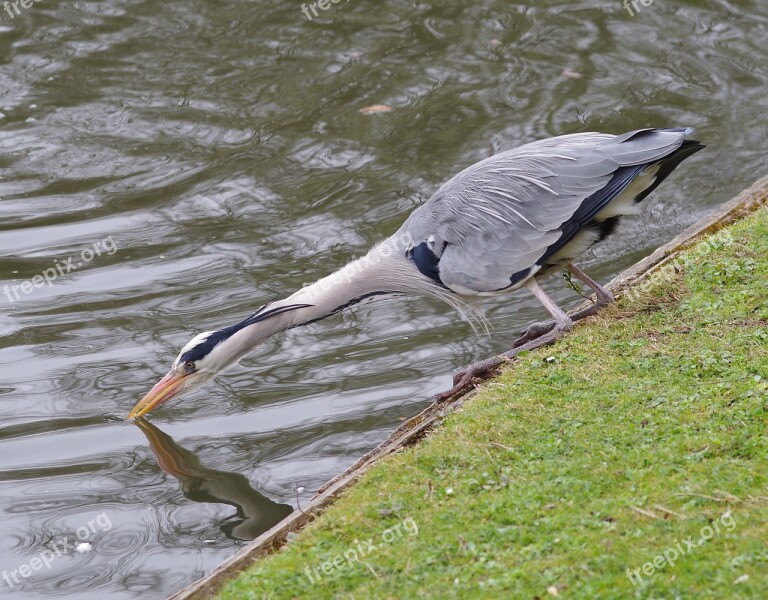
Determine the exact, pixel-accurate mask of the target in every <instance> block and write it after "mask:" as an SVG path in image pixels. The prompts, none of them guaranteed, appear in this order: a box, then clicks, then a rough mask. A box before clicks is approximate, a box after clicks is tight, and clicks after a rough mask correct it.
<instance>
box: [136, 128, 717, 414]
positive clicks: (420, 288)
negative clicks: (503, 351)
mask: <svg viewBox="0 0 768 600" xmlns="http://www.w3.org/2000/svg"><path fill="white" fill-rule="evenodd" d="M691 133H693V130H692V129H690V128H672V129H640V130H637V131H631V132H629V133H625V134H623V135H611V134H603V133H576V134H571V135H563V136H558V137H554V138H549V139H544V140H539V141H535V142H531V143H528V144H525V145H523V146H520V147H518V148H515V149H513V150H508V151H506V152H501V153H499V154H496V155H494V156H491V157H489V158H486V159H485V160H482V161H480V162H478V163H476V164H474V165H472V166H470V167H468V168H466V169H465V170H463V171H462V172H460V173H459V174H458V175H456V176H454V177H453V178H452V179H450V180H449V181H448V182H447V183H445V184H444V185H443V186H442V187H440V188H439V189H438V190H437V191H436V192H435V194H434V195H433V196H432V197H431V198H429V200H427V202H425V203H424V204H423V205H422V206H420V207H418V208H417V209H416V210H414V211H413V213H411V215H410V216H409V217H408V218H407V219H406V221H405V222H404V223H403V225H402V227H401V228H400V229H399V230H398V231H397V232H396V233H395V234H394V235H392V236H391V237H389V238H388V239H386V240H385V241H384V242H382V243H381V244H379V245H377V246H375V247H374V248H373V249H371V250H370V251H369V252H368V254H366V255H365V256H363V257H362V258H359V259H357V260H355V261H353V262H351V263H349V264H347V265H346V266H344V267H342V268H341V269H339V270H338V271H336V272H335V273H332V274H331V275H328V276H327V277H324V278H322V279H320V280H318V281H317V282H315V283H313V284H311V285H309V286H306V287H303V288H302V289H300V290H298V291H297V292H295V293H294V294H292V295H290V296H288V297H287V298H285V299H283V300H277V301H274V302H270V303H267V304H265V305H264V306H262V307H261V308H259V309H258V310H257V311H256V312H254V313H253V314H252V315H250V316H249V317H248V318H246V319H244V320H242V321H240V322H239V323H236V324H235V325H231V326H229V327H224V328H222V329H218V330H216V331H206V332H204V333H201V334H199V335H197V336H195V337H194V338H193V339H192V340H191V341H190V342H189V343H188V344H187V345H186V346H184V348H183V349H182V350H181V352H180V353H179V355H178V357H177V358H176V360H175V361H174V362H173V365H172V367H171V370H170V371H169V372H168V374H167V375H166V376H165V377H163V378H162V380H161V381H160V382H158V383H157V385H155V386H154V387H153V388H152V389H151V390H150V391H149V392H148V393H147V394H146V396H144V398H142V400H141V401H139V403H138V404H137V405H136V406H135V407H134V409H133V410H132V411H131V413H130V415H129V418H134V417H140V416H143V415H145V414H147V413H148V412H150V411H151V410H153V409H154V408H156V407H158V406H159V405H161V404H162V403H164V402H166V401H167V400H168V399H170V398H172V397H173V396H176V395H178V394H179V393H180V392H182V391H184V390H189V389H191V388H192V387H196V386H197V385H199V384H200V383H202V382H204V381H206V380H208V379H209V378H210V377H212V376H213V375H215V374H216V373H217V372H219V371H221V370H222V369H224V368H225V367H227V366H228V365H231V364H232V363H233V362H235V361H237V360H238V359H239V358H241V357H242V356H244V355H245V354H247V353H248V352H249V351H251V350H252V349H253V348H254V347H255V346H257V345H258V344H259V343H260V342H262V341H263V340H265V339H266V338H268V337H270V336H272V335H274V334H276V333H278V332H281V331H285V330H287V329H290V328H293V327H297V326H299V325H304V324H307V323H311V322H314V321H317V320H319V319H324V318H325V317H328V316H330V315H333V314H335V313H337V312H339V311H341V310H343V309H345V308H347V307H349V306H352V305H354V304H356V303H358V302H360V301H361V300H363V299H366V298H370V297H373V296H378V295H382V294H422V295H427V296H431V297H434V298H438V299H440V300H443V301H445V302H447V303H448V304H449V305H451V306H452V307H453V308H455V309H456V310H457V311H458V312H459V314H460V315H462V317H464V318H465V319H467V320H468V321H470V323H472V322H476V321H477V320H478V319H480V318H481V317H479V316H478V315H477V314H476V312H475V310H474V308H473V304H472V300H473V299H475V298H476V297H478V296H496V295H499V294H506V293H509V292H512V291H514V290H517V289H519V288H521V287H525V288H527V289H528V290H529V291H530V292H531V293H533V295H534V296H535V297H536V298H537V299H538V300H539V301H540V302H541V304H543V305H544V307H545V308H546V309H547V311H548V312H549V313H550V314H551V315H552V317H553V321H551V322H549V323H542V324H534V325H533V326H532V327H529V328H528V330H526V331H525V332H524V334H523V336H522V337H521V338H520V339H519V340H517V342H516V343H515V346H514V347H513V349H512V350H511V351H510V352H511V353H512V354H511V355H514V354H516V353H518V352H520V351H522V350H530V349H533V348H537V347H539V346H541V345H543V344H547V343H551V342H552V341H553V340H555V339H557V338H558V337H559V336H560V335H562V333H563V332H564V331H566V330H567V329H569V328H570V327H571V326H572V325H573V322H574V320H577V319H579V318H583V317H585V316H587V315H589V314H593V313H594V312H595V310H596V309H597V308H599V307H600V306H602V305H604V304H606V303H608V302H610V301H611V300H612V297H611V294H610V293H609V292H608V291H607V290H606V289H604V288H603V287H602V286H601V285H599V284H598V283H597V282H596V281H593V280H592V279H591V278H589V277H588V276H587V275H586V274H585V273H583V272H582V271H581V270H579V269H578V268H577V267H576V266H575V265H574V262H573V261H574V260H575V259H576V258H578V257H579V256H580V255H582V254H583V253H584V252H586V251H587V250H588V249H589V248H591V247H592V246H593V245H594V244H596V243H598V242H600V241H601V240H603V239H605V238H606V237H607V236H609V235H610V234H611V233H613V232H614V231H615V229H616V226H617V224H618V222H619V219H620V218H621V217H622V216H624V215H628V214H633V213H636V212H638V204H639V203H640V202H641V201H642V200H644V199H645V198H646V197H647V196H648V195H649V194H650V193H651V192H653V190H655V189H656V187H657V186H658V185H659V184H660V183H661V182H662V181H663V180H664V179H665V178H666V177H667V176H668V175H669V174H670V173H671V172H672V171H673V170H674V169H675V168H676V167H677V166H678V165H679V164H680V163H681V162H682V161H683V160H685V159H686V158H688V157H689V156H691V155H692V154H694V153H695V152H698V151H699V150H701V149H702V148H704V145H703V144H701V143H700V142H698V141H695V140H690V139H686V138H687V136H689V135H690V134H691ZM558 267H560V268H562V267H565V268H566V269H568V270H569V271H570V272H571V273H572V274H573V276H575V277H576V278H578V279H580V280H581V281H582V282H584V284H586V285H587V286H588V287H589V288H591V289H592V290H594V292H595V294H596V300H597V301H596V303H595V305H594V306H593V307H591V308H589V309H586V310H585V311H582V312H581V313H577V314H575V315H573V316H572V317H571V316H569V315H568V314H566V313H565V312H564V311H563V310H562V309H561V308H560V307H559V306H558V305H557V304H556V303H555V302H554V301H553V300H552V299H551V298H550V297H549V296H548V295H547V294H546V293H545V292H544V291H543V290H542V289H541V287H540V286H539V283H538V280H539V279H540V278H541V277H542V276H544V275H546V274H547V273H550V272H552V270H553V269H556V268H558ZM507 355H510V354H509V353H508V354H507ZM498 362H500V361H498ZM498 362H494V361H493V360H491V362H487V361H486V362H485V363H478V364H477V365H475V366H473V367H471V368H469V369H467V370H466V371H465V372H464V373H463V374H462V375H461V377H459V378H458V379H459V381H458V382H457V381H456V380H454V383H456V384H457V385H456V386H455V388H454V390H452V392H454V391H455V390H457V389H459V388H460V386H461V385H465V384H466V383H467V381H468V380H469V379H468V378H471V377H472V376H474V375H477V374H480V373H481V372H482V371H483V369H487V368H492V367H493V366H494V365H495V364H498ZM452 392H448V395H450V394H451V393H452Z"/></svg>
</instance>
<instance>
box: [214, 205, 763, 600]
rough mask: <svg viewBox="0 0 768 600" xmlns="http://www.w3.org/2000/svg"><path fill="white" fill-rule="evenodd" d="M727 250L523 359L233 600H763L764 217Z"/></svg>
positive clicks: (736, 233)
mask: <svg viewBox="0 0 768 600" xmlns="http://www.w3.org/2000/svg"><path fill="white" fill-rule="evenodd" d="M728 233H729V234H730V236H731V237H732V242H729V240H728V236H727V237H726V238H725V241H722V240H721V241H719V242H717V241H714V240H711V239H710V240H707V241H705V242H703V243H704V244H706V246H701V245H699V247H698V248H695V249H694V250H693V251H692V253H689V254H688V256H687V257H686V258H685V260H683V261H682V262H679V263H678V264H680V265H681V266H682V268H681V269H678V270H679V272H678V273H675V272H674V271H673V270H671V269H668V270H667V271H666V272H667V274H668V275H669V274H671V275H672V277H667V278H665V277H657V278H656V281H655V284H654V285H653V286H650V287H648V286H644V287H646V288H647V289H644V290H643V291H642V293H639V294H633V295H632V299H631V300H629V299H625V300H622V301H620V302H618V303H617V304H616V305H614V306H611V307H609V308H608V309H606V310H605V311H604V312H603V313H602V315H601V316H600V317H598V318H596V319H593V320H591V322H590V323H588V324H585V325H583V326H579V327H577V328H576V329H575V330H574V332H573V333H572V334H571V335H569V336H568V337H567V338H566V339H564V340H563V341H561V342H559V343H558V344H556V345H555V346H552V347H549V348H545V349H543V350H540V351H538V352H533V353H530V354H529V355H527V356H525V357H523V358H522V359H521V360H520V361H519V362H518V363H517V364H516V365H515V366H514V367H513V368H510V369H509V370H507V371H506V372H505V373H504V374H503V375H502V376H501V377H500V378H499V379H497V380H494V381H493V382H490V383H488V384H487V385H485V387H484V389H483V391H482V393H480V394H479V395H478V396H477V397H476V398H474V399H472V400H471V401H470V402H468V403H467V404H466V405H465V406H464V407H463V409H461V410H460V411H458V412H456V413H454V414H452V415H450V416H449V417H448V418H447V419H446V420H445V421H444V422H443V423H442V425H441V426H440V427H438V428H437V429H436V430H435V431H434V432H433V433H432V434H431V435H430V436H429V437H428V438H426V439H425V440H423V441H422V442H421V443H420V444H418V445H417V446H415V447H413V448H410V449H407V450H405V451H404V452H402V453H400V454H398V455H396V456H394V457H390V458H388V459H386V460H383V461H382V462H381V463H380V464H379V465H377V466H376V467H374V468H373V469H372V470H371V471H370V472H369V473H368V474H367V475H366V476H364V477H363V478H362V479H361V481H360V482H359V483H358V484H357V485H355V486H353V487H352V488H351V489H350V490H349V491H348V492H347V493H345V494H344V496H343V497H342V498H341V499H339V501H338V502H337V503H336V504H334V505H333V506H332V507H330V508H329V509H328V510H327V512H325V514H323V515H322V516H321V517H320V518H319V519H318V520H316V521H315V522H314V523H312V524H311V525H310V526H309V527H307V528H306V529H305V530H304V531H303V532H302V533H301V534H300V535H298V536H297V537H296V538H295V539H294V540H293V541H292V542H291V543H290V544H289V545H288V546H287V547H285V548H283V549H282V550H280V551H279V552H277V553H275V554H274V555H272V556H270V557H268V558H266V559H264V560H261V561H258V562H257V563H256V564H255V565H254V566H253V567H252V568H250V569H249V570H247V571H245V572H244V573H242V574H241V575H240V576H239V578H237V579H236V580H234V581H232V582H230V583H229V584H228V585H227V586H226V587H225V588H224V589H223V590H222V592H221V593H220V597H221V598H225V599H238V600H239V599H241V598H420V597H425V598H517V597H521V598H537V597H538V598H551V597H554V596H555V595H557V596H558V597H562V598H625V597H637V598H694V597H695V598H768V544H767V543H766V540H768V525H767V521H768V460H767V459H768V437H767V434H766V424H767V423H768V350H767V349H768V287H767V286H766V282H768V210H766V209H763V210H760V211H759V212H757V213H755V214H754V215H752V216H751V217H749V218H748V219H746V220H744V221H742V222H739V223H738V224H736V225H735V226H733V227H732V228H730V229H729V230H728ZM548 357H554V359H553V360H550V361H547V360H546V359H547V358H548ZM644 513H645V514H644ZM405 519H412V521H408V522H407V523H406V524H402V523H403V521H404V520H405ZM413 523H415V525H416V526H418V534H415V526H414V525H413ZM398 524H401V527H400V535H397V534H396V533H389V534H387V536H388V539H389V538H392V539H391V543H383V542H382V535H383V532H385V530H387V529H388V528H391V527H394V526H397V525H398ZM715 526H717V528H718V531H717V532H714V533H713V534H712V536H711V539H709V540H708V541H705V542H704V543H702V544H700V545H696V547H695V548H688V549H687V552H686V553H684V554H682V555H680V556H678V557H677V559H676V560H675V561H674V564H669V563H662V562H661V560H660V559H657V562H658V564H659V566H658V568H655V572H653V573H652V574H650V575H649V574H647V573H644V572H643V571H642V568H643V565H644V564H645V563H650V562H652V561H653V560H654V557H657V556H659V555H662V553H664V552H665V551H667V555H668V556H669V557H670V558H673V554H672V552H671V551H670V550H669V549H670V548H675V547H676V546H677V544H678V543H679V544H680V547H681V548H686V545H685V542H684V541H683V540H685V539H687V538H690V541H691V542H693V543H694V544H696V543H697V542H698V541H699V540H700V539H701V538H702V534H703V535H704V536H705V537H709V532H710V531H713V530H711V529H708V528H707V527H709V528H713V527H715ZM703 528H704V529H703ZM369 538H374V540H373V541H374V543H376V544H377V545H378V546H379V547H378V548H377V549H376V550H375V551H370V552H369V553H367V554H366V555H365V556H363V557H362V559H361V562H355V561H353V564H351V565H349V564H347V563H346V561H345V562H344V565H343V566H341V567H338V568H334V569H333V570H332V571H331V572H330V574H324V573H323V572H322V565H323V563H324V562H325V561H329V560H331V561H332V560H333V558H334V557H336V556H341V555H343V554H344V553H345V552H347V551H349V550H350V549H358V547H359V545H360V544H361V543H362V545H363V546H365V544H364V543H363V542H359V540H367V539H369ZM678 553H679V551H678ZM350 556H351V554H350ZM337 562H338V563H341V560H337ZM326 568H327V567H326ZM638 568H640V569H641V571H640V572H639V576H640V578H641V579H642V581H640V582H639V583H637V584H636V585H633V584H632V583H631V582H630V580H629V578H628V576H627V569H632V570H634V569H638ZM314 569H318V570H317V571H315V573H314V575H313V578H314V579H315V581H314V582H312V581H310V579H309V577H308V576H307V575H306V573H307V570H309V572H310V573H312V571H313V570H314ZM646 569H648V571H650V568H649V567H646ZM318 576H319V577H321V579H320V581H317V579H318ZM636 579H637V578H636Z"/></svg>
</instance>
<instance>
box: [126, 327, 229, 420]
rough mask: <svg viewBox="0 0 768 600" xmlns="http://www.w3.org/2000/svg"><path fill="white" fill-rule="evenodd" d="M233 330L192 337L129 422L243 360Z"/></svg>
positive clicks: (130, 416)
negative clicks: (240, 359)
mask: <svg viewBox="0 0 768 600" xmlns="http://www.w3.org/2000/svg"><path fill="white" fill-rule="evenodd" d="M232 329H233V328H229V327H228V328H226V329H220V330H218V331H204V332H203V333H201V334H199V335H196V336H195V337H193V338H192V339H191V340H190V341H189V343H188V344H187V345H186V346H184V348H182V350H181V352H179V355H178V356H177V357H176V360H174V361H173V365H172V366H171V370H170V371H168V374H167V375H166V376H165V377H163V378H162V379H161V380H160V381H159V382H157V384H156V385H155V386H154V387H153V388H152V389H151V390H150V391H149V392H148V393H147V395H146V396H144V397H143V398H142V399H141V400H140V401H139V403H138V404H136V406H134V407H133V410H132V411H131V413H130V414H129V415H128V418H129V419H134V418H136V417H142V416H144V415H146V414H147V413H149V412H150V411H152V410H154V409H155V408H157V407H158V406H160V405H161V404H163V403H164V402H167V401H168V400H170V399H171V398H173V397H174V396H177V395H179V394H180V393H181V392H185V391H189V390H191V389H193V388H196V387H198V386H199V385H200V384H202V383H205V382H206V381H208V380H209V379H210V378H211V377H213V376H214V375H215V374H216V373H217V372H219V371H221V370H222V369H223V368H225V367H227V366H228V365H230V364H231V363H233V362H234V361H236V360H237V359H238V358H239V357H240V356H242V354H243V353H242V352H241V350H242V347H241V346H240V344H238V343H237V342H236V341H235V340H233V337H235V336H234V334H235V333H236V331H232Z"/></svg>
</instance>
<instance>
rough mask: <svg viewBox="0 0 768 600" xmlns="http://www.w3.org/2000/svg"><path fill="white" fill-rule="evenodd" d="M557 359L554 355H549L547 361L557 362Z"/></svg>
mask: <svg viewBox="0 0 768 600" xmlns="http://www.w3.org/2000/svg"><path fill="white" fill-rule="evenodd" d="M556 360H557V359H556V358H555V357H554V356H548V357H547V362H548V363H553V362H555V361H556Z"/></svg>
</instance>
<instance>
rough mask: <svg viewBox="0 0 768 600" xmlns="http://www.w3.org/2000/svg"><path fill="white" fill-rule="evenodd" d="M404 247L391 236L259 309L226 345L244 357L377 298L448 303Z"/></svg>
mask: <svg viewBox="0 0 768 600" xmlns="http://www.w3.org/2000/svg"><path fill="white" fill-rule="evenodd" d="M407 243H408V242H407V240H404V239H402V240H401V239H399V238H396V237H391V238H389V239H387V240H386V241H384V242H383V243H382V244H380V245H378V246H376V247H374V248H373V249H372V250H371V251H370V252H368V254H366V255H365V256H363V257H362V258H359V259H357V260H354V261H352V262H350V263H349V264H347V265H346V266H344V267H342V268H341V269H339V270H338V271H336V272H335V273H332V274H331V275H328V276H327V277H323V278H322V279H320V280H318V281H316V282H315V283H313V284H311V285H308V286H305V287H303V288H301V289H300V290H298V291H297V292H295V293H294V294H292V295H291V296H289V297H287V298H284V299H282V300H277V301H275V302H272V303H270V304H268V305H266V306H264V307H262V308H261V309H260V310H259V311H257V312H256V313H254V315H252V316H251V317H249V319H247V320H246V321H244V322H243V323H241V324H240V325H238V326H235V327H238V331H237V332H236V333H234V334H233V335H232V336H231V338H230V339H229V340H228V345H230V347H234V348H235V349H236V350H235V351H236V352H237V354H239V355H241V356H242V355H243V354H245V353H246V352H248V351H249V350H250V349H251V348H253V347H254V346H256V345H257V344H258V343H260V342H262V341H263V340H265V339H267V338H268V337H270V336H272V335H274V334H276V333H278V332H280V331H284V330H286V329H290V328H292V327H297V326H299V325H304V324H307V323H311V322H313V321H318V320H320V319H324V318H325V317H328V316H330V315H333V314H335V313H337V312H339V311H341V310H343V309H345V308H347V307H348V306H352V305H353V304H356V303H357V302H360V301H361V300H364V299H366V298H369V297H372V296H377V295H381V294H389V293H402V294H414V293H415V294H428V295H433V296H437V297H441V298H443V299H445V300H448V298H447V297H446V296H449V295H450V293H449V292H448V291H447V290H445V289H443V288H440V287H439V286H437V285H436V284H435V283H434V282H432V281H431V280H430V279H428V278H427V277H425V276H424V275H422V274H421V273H419V271H418V270H417V269H416V268H415V267H414V266H413V264H411V263H410V262H409V260H408V259H407V258H406V256H405V251H406V249H407V248H408V245H407ZM449 302H450V300H449ZM248 321H250V323H247V322H248ZM243 325H244V326H243Z"/></svg>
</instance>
